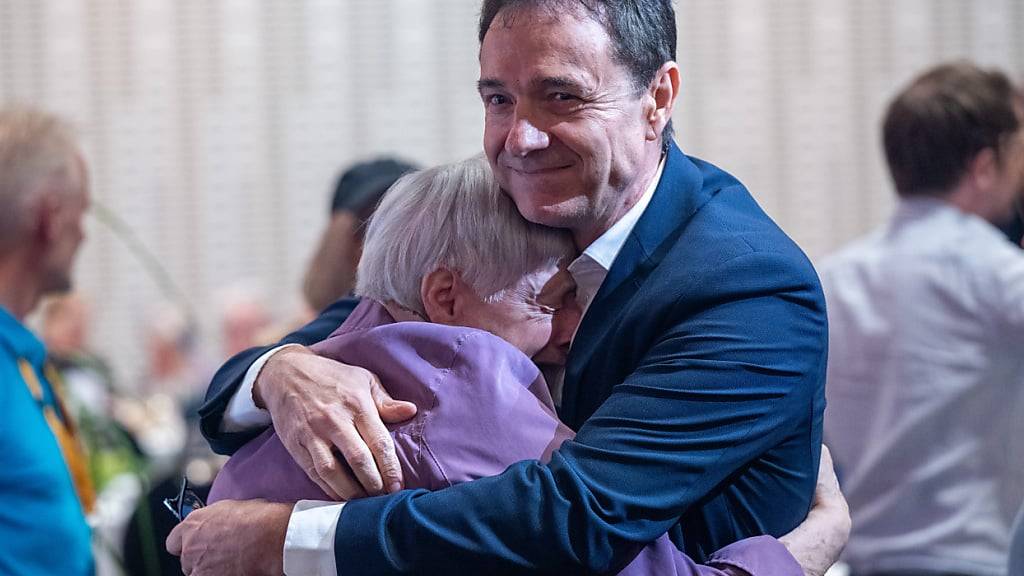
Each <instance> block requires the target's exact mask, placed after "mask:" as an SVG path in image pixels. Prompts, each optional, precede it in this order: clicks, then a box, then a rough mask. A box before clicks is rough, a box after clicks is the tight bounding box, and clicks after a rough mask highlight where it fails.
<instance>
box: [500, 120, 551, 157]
mask: <svg viewBox="0 0 1024 576" xmlns="http://www.w3.org/2000/svg"><path fill="white" fill-rule="evenodd" d="M549 143H550V140H549V139H548V134H547V132H545V131H543V130H541V129H540V128H538V127H537V126H536V125H535V124H533V123H532V122H530V120H529V119H528V118H523V117H519V118H516V120H515V123H514V124H513V125H512V129H511V130H509V132H508V137H507V138H506V139H505V151H506V152H508V153H509V154H511V155H513V156H517V157H520V158H522V157H524V156H526V155H527V154H529V153H530V152H533V151H535V150H543V149H544V148H547V147H548V144H549Z"/></svg>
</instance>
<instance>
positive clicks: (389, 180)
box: [302, 158, 418, 310]
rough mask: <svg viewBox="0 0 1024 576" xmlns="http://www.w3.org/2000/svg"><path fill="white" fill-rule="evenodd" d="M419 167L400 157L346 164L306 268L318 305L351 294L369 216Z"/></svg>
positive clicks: (306, 285) (307, 291) (305, 289)
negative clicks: (390, 192) (383, 199)
mask: <svg viewBox="0 0 1024 576" xmlns="http://www.w3.org/2000/svg"><path fill="white" fill-rule="evenodd" d="M417 169H418V167H417V166H415V165H413V164H410V163H408V162H404V161H402V160H398V159H395V158H380V159H377V160H370V161H368V162H360V163H358V164H354V165H352V166H351V167H350V168H348V169H347V170H345V171H344V172H343V173H342V174H341V177H339V178H338V181H337V183H336V184H335V186H334V194H333V195H332V196H331V218H330V221H328V223H327V228H326V229H325V230H324V231H323V233H322V234H321V235H320V240H319V244H318V245H317V248H316V251H315V252H314V253H313V259H312V260H311V261H310V263H309V266H308V267H307V268H306V274H305V277H304V278H303V281H302V293H303V296H304V297H305V299H306V302H307V303H308V304H309V306H310V307H311V308H312V309H314V310H323V309H324V308H326V307H327V306H329V305H330V304H331V303H332V302H334V301H336V300H338V299H339V298H344V297H347V296H349V295H351V292H352V288H353V287H354V286H355V274H356V266H357V264H358V263H359V255H360V254H361V253H362V249H363V233H364V231H365V229H366V221H367V220H369V219H370V216H372V215H373V211H374V210H376V209H377V204H379V203H380V199H381V198H382V197H383V196H384V193H385V192H387V190H388V188H391V185H392V184H394V183H395V181H396V180H398V179H399V178H401V177H402V176H403V175H405V174H407V173H409V172H412V171H414V170H417Z"/></svg>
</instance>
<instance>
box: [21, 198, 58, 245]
mask: <svg viewBox="0 0 1024 576" xmlns="http://www.w3.org/2000/svg"><path fill="white" fill-rule="evenodd" d="M28 212H29V219H28V226H29V227H30V228H31V237H32V239H33V241H34V242H35V243H36V244H38V245H39V246H44V247H45V246H50V245H51V244H53V243H54V242H55V241H56V239H57V238H58V236H59V235H60V228H61V225H62V223H61V214H60V213H61V206H60V199H59V198H58V196H57V194H56V193H54V192H52V191H49V190H44V191H41V192H39V193H37V194H34V195H33V199H32V200H31V201H30V204H29V206H28Z"/></svg>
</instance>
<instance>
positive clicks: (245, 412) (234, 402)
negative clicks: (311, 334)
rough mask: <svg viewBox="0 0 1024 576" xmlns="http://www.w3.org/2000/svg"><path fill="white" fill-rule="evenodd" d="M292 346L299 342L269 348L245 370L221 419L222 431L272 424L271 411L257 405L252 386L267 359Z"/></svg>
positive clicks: (240, 430) (256, 427) (254, 428)
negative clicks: (240, 382) (240, 384)
mask: <svg viewBox="0 0 1024 576" xmlns="http://www.w3.org/2000/svg"><path fill="white" fill-rule="evenodd" d="M291 346H298V344H285V345H284V346H278V347H277V348H273V349H271V350H268V351H267V352H265V353H264V354H263V355H262V356H260V357H259V358H257V359H256V361H255V362H253V363H252V365H251V366H249V369H248V370H246V371H245V377H244V378H242V386H241V387H240V388H239V389H238V391H237V392H235V395H234V396H232V397H231V400H229V401H228V407H227V409H226V410H224V417H223V418H222V419H221V421H220V431H221V432H245V431H248V430H258V429H261V428H266V427H267V426H270V424H271V423H272V421H271V419H270V412H268V411H267V410H264V409H262V408H260V407H258V406H256V401H255V400H253V398H252V387H253V385H255V384H256V377H257V376H259V375H260V371H261V370H263V365H264V364H266V363H267V360H269V359H270V357H271V356H273V355H274V354H277V353H278V352H280V351H281V350H284V349H285V348H289V347H291Z"/></svg>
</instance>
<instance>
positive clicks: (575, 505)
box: [168, 0, 827, 576]
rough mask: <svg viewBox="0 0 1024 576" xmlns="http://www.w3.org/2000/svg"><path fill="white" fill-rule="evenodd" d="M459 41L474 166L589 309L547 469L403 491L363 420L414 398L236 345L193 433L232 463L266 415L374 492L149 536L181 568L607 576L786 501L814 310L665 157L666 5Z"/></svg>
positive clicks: (741, 533)
mask: <svg viewBox="0 0 1024 576" xmlns="http://www.w3.org/2000/svg"><path fill="white" fill-rule="evenodd" d="M480 41H481V49H480V81H479V91H480V95H481V98H482V100H483V103H484V106H485V109H486V120H485V122H486V125H485V133H484V148H485V151H486V154H487V157H488V160H489V161H490V164H491V167H492V168H493V170H494V172H495V175H496V177H497V179H498V181H499V182H500V183H501V184H502V187H503V189H504V190H505V191H506V192H507V193H508V194H509V195H510V196H511V197H512V198H513V199H514V200H515V202H516V205H517V207H518V208H519V210H520V212H521V213H522V214H523V216H525V217H526V218H527V219H529V220H532V221H534V222H538V223H542V224H546V225H550V226H557V227H563V228H567V229H569V230H571V231H572V233H573V236H574V239H575V241H576V244H577V247H578V248H580V250H581V251H582V254H581V255H580V257H579V258H578V259H577V260H576V261H575V262H573V264H572V265H571V266H570V272H571V273H572V275H573V277H574V279H575V280H576V283H577V285H578V296H579V299H580V302H581V303H582V304H583V306H584V307H585V308H586V313H585V315H584V318H583V321H582V324H581V325H580V328H579V331H578V333H577V335H576V337H575V340H574V342H573V345H572V349H571V352H570V355H569V359H568V365H567V367H566V374H565V380H564V386H563V388H562V390H561V391H560V392H561V394H560V396H561V404H560V410H559V416H560V418H561V419H562V420H563V421H564V422H565V423H566V424H568V425H569V426H570V427H572V428H573V429H575V430H576V431H577V436H576V438H575V439H574V440H571V441H568V442H566V443H564V444H563V445H562V446H561V448H560V449H558V450H557V451H556V452H555V453H554V454H553V456H552V459H551V461H550V462H549V463H547V464H540V463H538V462H536V461H525V462H520V463H518V464H515V465H513V466H511V467H510V468H508V469H507V470H506V471H505V472H504V473H503V474H501V475H499V476H495V477H492V478H486V479H482V480H478V481H474V482H468V483H464V484H461V485H458V486H454V487H452V488H449V489H445V490H441V491H437V492H429V493H428V492H423V491H401V490H399V489H400V487H401V486H400V477H399V474H398V472H397V469H398V466H397V462H396V460H395V457H394V454H393V449H392V448H391V445H390V443H389V440H388V435H387V433H386V430H387V429H386V426H385V424H384V423H385V422H397V421H401V420H403V419H405V418H408V417H409V416H410V415H411V412H412V411H413V410H414V407H411V406H409V405H407V404H403V403H400V402H394V401H392V400H390V399H389V398H387V396H386V395H385V394H384V393H383V392H382V390H381V389H380V387H379V384H377V383H376V382H375V379H374V378H373V376H372V375H370V374H369V373H366V372H364V371H360V370H358V369H353V368H350V367H345V366H342V365H339V364H336V363H333V362H331V361H329V360H325V359H323V358H320V357H317V356H315V355H312V354H311V353H309V352H308V351H307V350H306V349H305V348H303V347H301V346H292V347H288V348H286V349H283V350H282V349H280V348H275V349H273V350H270V351H267V350H255V351H251V352H250V353H248V354H247V355H244V356H241V357H239V358H237V359H236V360H234V361H233V363H229V364H228V365H227V366H225V368H223V369H222V370H221V372H220V373H219V374H218V377H217V379H216V380H215V381H214V383H213V384H212V386H211V389H210V392H209V394H208V397H207V399H208V402H207V405H206V406H204V408H203V411H202V415H203V419H204V423H203V426H204V431H205V432H206V434H207V435H208V436H209V437H210V438H211V444H213V445H214V447H215V448H217V449H219V450H221V451H224V452H230V451H232V450H233V449H234V448H236V447H238V446H239V445H240V444H241V443H244V442H245V441H246V440H248V439H250V438H252V437H253V436H254V435H256V434H258V433H259V432H260V429H259V424H263V425H264V426H265V425H266V424H268V423H269V421H270V420H271V419H272V420H273V423H274V424H275V428H276V429H277V432H278V434H279V435H281V437H282V441H283V442H284V443H285V445H286V446H287V447H288V450H289V452H290V453H291V454H292V456H293V457H294V458H295V459H296V461H297V462H298V463H299V464H300V465H302V466H303V467H304V468H305V469H306V471H307V473H308V474H309V475H310V477H311V478H312V479H313V480H314V481H316V482H317V483H318V484H319V485H320V486H321V487H322V488H324V489H325V491H327V493H328V494H337V495H338V496H341V497H343V498H345V499H350V498H353V497H357V496H362V495H365V494H369V495H375V494H381V493H384V492H387V493H388V494H385V495H380V496H376V497H371V498H361V499H356V500H352V501H350V502H348V503H347V504H332V505H326V504H324V505H321V504H318V503H311V502H300V503H299V504H298V505H296V507H295V508H294V509H292V508H291V507H289V506H287V505H284V506H282V505H276V504H267V503H260V502H245V503H231V502H224V503H218V504H216V505H214V506H211V507H210V508H208V509H206V510H201V511H199V512H196V513H194V515H195V518H193V517H190V519H189V520H187V521H186V522H185V524H183V526H182V527H181V528H180V529H179V530H177V531H176V533H175V534H172V537H171V539H169V541H168V544H169V547H171V548H172V549H173V550H175V551H182V552H183V566H185V567H186V570H187V571H188V570H194V572H192V573H193V574H205V573H210V574H212V573H215V571H216V573H221V572H220V571H222V570H228V571H230V569H231V568H230V564H231V562H235V563H237V562H238V559H239V558H240V557H243V556H241V555H240V551H242V550H246V552H245V555H244V562H243V563H245V564H246V565H245V566H244V567H238V566H237V565H235V566H234V569H235V570H243V571H246V573H250V572H251V573H262V572H261V571H266V572H268V573H269V572H272V571H274V570H280V568H281V566H282V564H281V562H282V558H281V549H282V548H284V567H285V570H286V571H287V572H288V573H289V574H290V575H292V576H295V575H296V574H301V573H310V574H321V573H335V572H337V573H345V574H363V573H366V574H396V573H405V572H413V573H432V574H433V573H451V572H456V573H457V572H459V571H460V570H466V569H471V570H472V571H473V572H484V571H492V572H497V573H510V572H519V571H536V572H541V573H582V572H607V571H614V570H615V569H617V568H619V567H621V566H623V565H625V564H626V563H627V562H628V561H629V560H630V559H631V558H632V556H633V555H634V554H635V553H636V552H637V550H638V549H639V547H640V545H642V544H643V543H646V542H649V541H651V540H654V539H655V538H657V537H658V536H660V535H661V534H665V533H666V532H667V533H668V534H669V535H670V537H671V538H672V540H673V541H674V542H675V544H676V545H677V546H678V547H679V548H680V549H682V550H685V551H686V552H687V553H688V554H690V555H691V556H692V557H694V558H696V559H703V558H706V557H707V555H708V554H710V552H711V551H713V550H715V549H717V548H719V547H721V546H723V545H725V544H728V543H730V542H732V541H735V540H737V539H740V538H743V537H746V536H750V535H756V534H765V533H766V534H772V535H780V534H783V533H785V532H787V531H788V530H790V529H792V528H793V527H794V526H796V525H797V524H798V523H799V522H800V520H801V519H802V518H803V517H804V516H805V514H806V513H807V510H808V508H809V506H810V503H811V496H812V493H813V489H814V484H815V477H816V474H817V467H818V459H819V455H820V442H821V418H822V412H823V409H824V372H825V364H826V351H827V326H826V319H825V306H824V300H823V297H822V294H821V289H820V286H819V283H818V279H817V277H816V275H815V273H814V270H813V268H812V267H811V264H810V263H809V262H808V261H807V259H806V258H805V256H804V255H803V254H802V253H801V251H800V250H799V249H798V248H797V247H796V246H795V245H794V244H793V243H792V241H790V240H789V238H787V237H786V235H785V234H784V233H783V232H782V231H781V230H779V228H778V227H777V226H776V225H775V224H774V223H773V222H772V221H771V220H770V219H769V218H768V217H767V216H766V215H765V214H764V213H763V212H762V211H761V209H760V208H759V207H758V206H757V204H756V203H755V202H754V200H753V199H752V198H751V196H750V194H749V193H748V192H747V191H746V189H745V188H744V187H743V186H742V185H741V184H740V183H739V182H738V181H736V180H735V179H734V178H732V177H731V176H729V175H728V174H726V173H725V172H723V171H721V170H719V169H718V168H716V167H714V166H712V165H710V164H707V163H705V162H702V161H700V160H696V159H694V158H690V157H687V156H685V155H684V154H683V153H682V152H680V151H679V149H678V148H677V147H676V146H675V145H674V144H673V142H672V139H671V122H670V120H671V115H672V110H673V107H674V105H675V101H676V97H677V95H678V90H679V85H680V79H679V67H678V65H677V64H676V63H675V61H674V60H675V43H676V42H675V15H674V12H673V9H672V6H671V2H670V0H629V1H610V0H609V1H598V0H594V1H592V2H586V3H583V2H576V1H569V0H534V1H529V2H525V1H515V0H485V1H484V5H483V9H482V15H481V25H480ZM496 265H500V263H496ZM330 312H331V311H328V313H330ZM328 324H332V322H329V321H324V320H323V319H322V320H321V324H320V325H319V326H311V327H309V328H308V329H307V330H304V331H302V332H300V333H298V334H296V335H293V337H292V339H291V341H292V342H295V343H299V344H309V343H311V342H313V341H316V340H319V339H321V338H323V337H325V336H326V335H327V334H328V333H329V332H330V328H333V327H334V326H336V325H337V324H333V326H330V327H328V326H326V325H328ZM257 358H258V359H257ZM254 360H255V362H254ZM239 389H241V391H240V392H239ZM248 404H255V406H256V407H259V408H261V409H262V408H265V409H266V411H265V412H262V413H260V411H259V410H255V409H254V407H252V406H247V405H248ZM261 419H262V420H261ZM247 425H255V428H247V427H246V426H247ZM336 453H340V455H341V457H343V458H344V460H345V462H346V463H347V465H348V466H345V465H343V464H344V463H342V462H339V460H340V458H335V454H336ZM347 468H350V469H351V471H352V472H353V474H349V473H347V470H346V469H347ZM342 506H343V508H342ZM286 541H287V546H286V545H285V542H286ZM221 561H223V562H221Z"/></svg>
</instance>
